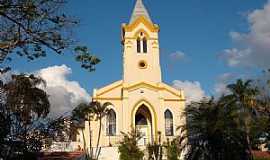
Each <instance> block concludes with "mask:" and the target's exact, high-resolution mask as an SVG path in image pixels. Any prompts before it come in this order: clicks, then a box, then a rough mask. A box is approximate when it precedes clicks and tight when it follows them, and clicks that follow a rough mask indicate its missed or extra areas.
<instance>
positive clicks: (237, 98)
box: [225, 79, 259, 154]
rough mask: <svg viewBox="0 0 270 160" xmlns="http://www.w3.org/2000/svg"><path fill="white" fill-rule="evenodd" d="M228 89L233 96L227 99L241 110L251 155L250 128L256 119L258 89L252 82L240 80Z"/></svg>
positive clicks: (230, 95)
mask: <svg viewBox="0 0 270 160" xmlns="http://www.w3.org/2000/svg"><path fill="white" fill-rule="evenodd" d="M227 88H228V89H229V90H230V92H231V94H229V95H227V96H226V97H225V98H226V99H227V100H228V101H231V102H234V103H235V104H236V105H237V106H238V108H239V118H240V121H241V123H242V126H243V127H244V130H245V132H246V141H247V143H248V147H249V148H248V151H249V153H250V154H251V150H252V149H251V140H250V126H251V124H252V123H253V121H254V120H255V118H256V114H254V113H256V110H255V106H256V103H257V100H256V97H257V96H258V93H259V92H258V90H257V88H254V87H253V86H252V81H251V80H247V81H243V80H241V79H238V80H237V82H236V83H234V84H229V85H228V86H227Z"/></svg>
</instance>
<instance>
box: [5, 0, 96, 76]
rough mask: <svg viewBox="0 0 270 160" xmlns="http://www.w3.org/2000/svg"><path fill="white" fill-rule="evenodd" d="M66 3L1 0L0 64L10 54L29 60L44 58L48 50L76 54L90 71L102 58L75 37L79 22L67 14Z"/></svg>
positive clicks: (51, 0)
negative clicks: (73, 30) (74, 32)
mask: <svg viewBox="0 0 270 160" xmlns="http://www.w3.org/2000/svg"><path fill="white" fill-rule="evenodd" d="M66 3H67V2H66V1H65V0H25V1H21V0H1V1H0V64H1V63H3V62H4V60H11V59H12V58H11V57H12V56H11V53H16V54H17V55H18V56H20V57H25V58H27V59H28V60H29V61H32V60H35V59H37V58H40V57H45V56H46V55H47V53H48V52H49V51H53V52H55V53H57V54H62V53H63V52H65V51H67V49H69V50H71V51H72V52H75V53H76V54H75V58H76V60H77V61H78V62H80V63H81V67H82V68H85V69H87V70H89V71H92V70H93V69H94V65H96V64H97V63H98V62H99V59H98V58H96V57H95V56H93V55H91V54H90V53H89V51H88V49H87V47H85V46H82V45H80V44H78V42H76V41H75V40H74V39H73V38H72V36H73V35H72V29H73V28H74V27H76V26H77V25H78V21H77V20H75V19H74V18H72V17H71V16H68V15H67V14H65V13H64V11H63V10H64V9H63V6H64V5H65V4H66ZM2 71H3V70H2Z"/></svg>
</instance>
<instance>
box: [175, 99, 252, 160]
mask: <svg viewBox="0 0 270 160" xmlns="http://www.w3.org/2000/svg"><path fill="white" fill-rule="evenodd" d="M237 112H238V110H237V108H236V106H235V104H234V103H228V102H227V100H226V99H224V98H223V97H222V98H221V99H220V100H218V101H215V100H214V99H210V100H208V99H204V100H202V101H200V102H192V103H191V104H190V105H189V106H187V107H186V109H185V112H184V116H185V117H186V124H184V125H182V126H180V127H179V128H178V129H181V132H182V133H181V137H180V138H179V144H180V145H179V149H180V150H181V151H182V153H184V156H185V158H186V159H187V160H205V159H207V160H227V159H230V160H239V159H243V160H248V159H250V155H249V154H247V152H246V150H247V149H248V147H247V143H246V139H245V132H244V131H243V130H242V129H241V128H240V127H239V123H238V119H237V118H238V115H237Z"/></svg>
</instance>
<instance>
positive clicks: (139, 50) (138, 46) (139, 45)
mask: <svg viewBox="0 0 270 160" xmlns="http://www.w3.org/2000/svg"><path fill="white" fill-rule="evenodd" d="M137 53H141V40H140V39H139V38H138V39H137Z"/></svg>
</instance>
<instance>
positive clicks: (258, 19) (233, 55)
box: [222, 1, 270, 68]
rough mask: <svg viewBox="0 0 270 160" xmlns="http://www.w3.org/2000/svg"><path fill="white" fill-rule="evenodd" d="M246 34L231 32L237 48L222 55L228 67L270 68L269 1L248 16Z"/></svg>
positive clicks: (227, 50) (225, 51)
mask: <svg viewBox="0 0 270 160" xmlns="http://www.w3.org/2000/svg"><path fill="white" fill-rule="evenodd" d="M247 20H248V23H249V32H248V33H239V32H231V33H230V37H231V38H232V40H233V41H234V42H236V44H237V46H236V47H235V48H233V49H226V50H224V52H223V53H222V58H224V59H225V60H226V61H227V63H228V65H229V66H244V67H260V68H270V63H269V59H270V1H268V2H267V3H266V4H265V6H264V8H263V9H257V10H254V11H253V12H251V13H250V14H248V16H247Z"/></svg>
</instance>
